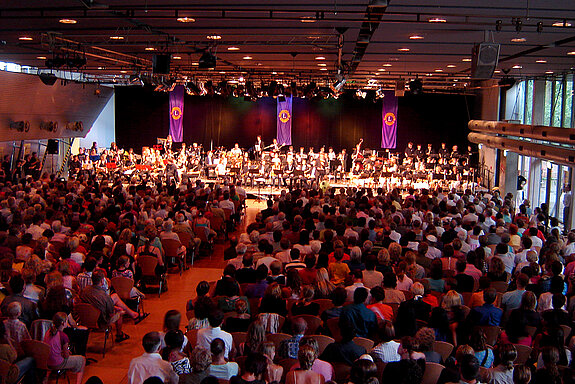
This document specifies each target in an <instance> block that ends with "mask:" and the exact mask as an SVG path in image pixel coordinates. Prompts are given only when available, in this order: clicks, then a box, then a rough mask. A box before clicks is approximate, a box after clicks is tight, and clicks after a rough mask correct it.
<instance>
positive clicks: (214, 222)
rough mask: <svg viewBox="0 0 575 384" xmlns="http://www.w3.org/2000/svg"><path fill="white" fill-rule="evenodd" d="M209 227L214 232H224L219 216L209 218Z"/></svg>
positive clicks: (222, 222)
mask: <svg viewBox="0 0 575 384" xmlns="http://www.w3.org/2000/svg"><path fill="white" fill-rule="evenodd" d="M210 227H212V229H213V230H214V231H216V232H221V231H223V230H224V219H222V218H221V217H219V216H212V217H210Z"/></svg>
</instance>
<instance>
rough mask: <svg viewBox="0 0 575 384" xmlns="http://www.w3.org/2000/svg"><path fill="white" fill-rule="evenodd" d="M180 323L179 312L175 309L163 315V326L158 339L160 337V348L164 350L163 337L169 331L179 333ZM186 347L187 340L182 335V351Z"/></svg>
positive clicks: (180, 315)
mask: <svg viewBox="0 0 575 384" xmlns="http://www.w3.org/2000/svg"><path fill="white" fill-rule="evenodd" d="M181 322H182V314H181V313H180V311H177V310H175V309H170V310H169V311H167V312H166V313H165V314H164V326H163V330H162V332H160V337H162V346H161V348H164V347H165V346H166V345H165V343H164V339H163V337H164V335H165V334H166V333H168V332H170V331H179V330H180V324H181ZM187 345H188V338H187V337H186V336H185V335H184V341H183V342H182V350H183V349H184V348H186V347H187Z"/></svg>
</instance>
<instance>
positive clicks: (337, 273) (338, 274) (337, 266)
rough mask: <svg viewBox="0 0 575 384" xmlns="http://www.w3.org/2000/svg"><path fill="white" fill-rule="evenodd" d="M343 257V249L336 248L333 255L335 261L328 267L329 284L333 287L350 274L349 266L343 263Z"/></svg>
mask: <svg viewBox="0 0 575 384" xmlns="http://www.w3.org/2000/svg"><path fill="white" fill-rule="evenodd" d="M343 256H344V253H343V247H342V248H336V249H335V251H334V254H333V257H334V259H335V261H334V262H330V264H329V266H328V272H329V276H330V278H331V282H332V283H333V284H335V285H338V284H342V283H343V282H344V281H345V278H346V277H347V275H348V274H349V272H350V270H349V266H348V265H347V264H346V263H344V262H343Z"/></svg>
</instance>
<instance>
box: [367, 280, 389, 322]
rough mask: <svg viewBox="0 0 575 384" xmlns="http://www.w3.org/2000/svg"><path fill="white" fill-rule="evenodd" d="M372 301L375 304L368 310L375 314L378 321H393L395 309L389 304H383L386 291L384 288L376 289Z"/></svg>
mask: <svg viewBox="0 0 575 384" xmlns="http://www.w3.org/2000/svg"><path fill="white" fill-rule="evenodd" d="M370 294H371V301H372V303H373V304H370V305H368V306H367V308H368V309H369V310H370V311H372V312H373V313H375V315H376V316H377V319H378V321H381V320H387V321H393V320H394V315H393V308H391V307H390V306H389V305H387V304H383V302H384V301H385V289H383V288H382V287H374V288H373V289H372V290H371V292H370Z"/></svg>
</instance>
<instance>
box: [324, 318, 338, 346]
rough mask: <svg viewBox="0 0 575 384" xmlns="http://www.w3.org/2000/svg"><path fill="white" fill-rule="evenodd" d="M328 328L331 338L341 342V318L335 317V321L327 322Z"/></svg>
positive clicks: (329, 320)
mask: <svg viewBox="0 0 575 384" xmlns="http://www.w3.org/2000/svg"><path fill="white" fill-rule="evenodd" d="M327 328H328V329H329V332H330V333H331V337H333V338H334V340H335V341H340V340H341V331H340V330H339V317H334V318H333V319H328V320H327Z"/></svg>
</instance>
